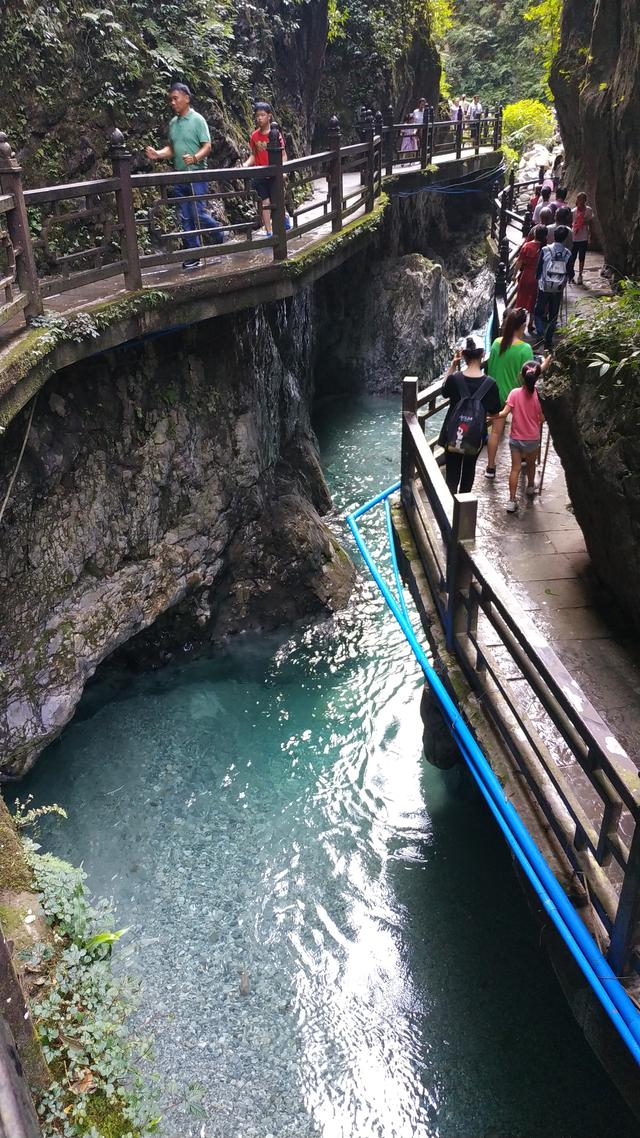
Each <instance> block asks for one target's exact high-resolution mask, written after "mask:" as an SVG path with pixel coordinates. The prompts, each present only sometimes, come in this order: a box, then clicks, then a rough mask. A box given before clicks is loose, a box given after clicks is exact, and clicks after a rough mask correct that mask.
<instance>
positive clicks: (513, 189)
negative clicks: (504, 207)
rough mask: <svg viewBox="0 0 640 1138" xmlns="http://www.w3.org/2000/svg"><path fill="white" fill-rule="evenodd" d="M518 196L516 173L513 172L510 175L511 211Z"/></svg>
mask: <svg viewBox="0 0 640 1138" xmlns="http://www.w3.org/2000/svg"><path fill="white" fill-rule="evenodd" d="M515 196H516V172H515V170H512V171H511V173H510V174H509V209H513V203H514V201H515Z"/></svg>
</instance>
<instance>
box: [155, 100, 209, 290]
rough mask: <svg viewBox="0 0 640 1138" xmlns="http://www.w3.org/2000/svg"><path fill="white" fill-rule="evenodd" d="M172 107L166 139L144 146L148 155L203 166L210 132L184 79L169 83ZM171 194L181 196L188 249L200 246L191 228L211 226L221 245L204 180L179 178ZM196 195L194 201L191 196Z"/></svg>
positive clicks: (186, 166)
mask: <svg viewBox="0 0 640 1138" xmlns="http://www.w3.org/2000/svg"><path fill="white" fill-rule="evenodd" d="M169 100H170V102H171V108H172V110H173V111H175V116H174V118H172V119H171V122H170V123H169V143H168V145H167V146H163V147H162V149H161V150H155V149H154V147H153V146H147V147H146V148H145V154H146V156H147V158H150V159H151V161H152V162H160V161H162V159H164V158H173V165H174V168H175V169H176V170H190V169H195V170H206V168H207V157H208V156H209V154H210V153H211V135H210V134H209V127H208V126H207V122H206V119H204V118H203V117H202V115H199V114H198V112H197V111H194V110H193V108H192V106H191V91H190V90H189V88H188V87H187V85H186V83H172V84H171V88H170V91H169ZM172 191H173V196H174V197H176V198H182V199H184V200H182V201H180V202H179V204H178V206H177V209H178V217H179V219H180V225H181V227H182V229H183V231H184V233H185V235H184V237H183V241H184V244H185V247H186V248H187V249H199V248H200V245H201V238H200V237H199V236H198V234H197V233H194V232H193V231H194V230H197V229H211V230H214V232H213V233H212V235H211V237H212V241H213V244H215V245H221V244H222V242H223V241H224V230H223V228H222V226H221V225H220V222H219V221H216V219H215V217H212V215H211V214H210V213H208V212H207V208H206V204H205V202H204V200H203V199H202V196H201V195H203V194H206V193H208V183H207V182H179V183H177V184H176V185H174V186H173V187H172ZM194 197H195V199H196V200H195V201H193V200H190V199H193V198H194ZM201 265H202V261H201V260H200V259H199V258H198V257H192V258H190V259H189V260H187V261H183V264H182V267H183V268H184V269H199V268H200V267H201Z"/></svg>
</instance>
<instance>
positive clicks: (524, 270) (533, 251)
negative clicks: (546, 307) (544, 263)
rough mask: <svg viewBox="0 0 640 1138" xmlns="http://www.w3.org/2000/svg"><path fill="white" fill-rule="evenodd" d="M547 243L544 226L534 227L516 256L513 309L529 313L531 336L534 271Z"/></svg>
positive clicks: (535, 278) (535, 293) (536, 279)
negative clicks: (516, 279)
mask: <svg viewBox="0 0 640 1138" xmlns="http://www.w3.org/2000/svg"><path fill="white" fill-rule="evenodd" d="M546 243H547V230H546V228H545V226H544V225H536V227H535V229H534V231H533V235H531V234H530V235H529V237H528V238H527V240H526V241H525V243H524V245H523V246H522V248H521V249H520V252H519V254H518V260H517V261H516V264H515V270H516V272H517V273H519V274H520V275H519V277H518V287H517V290H516V299H515V307H516V308H526V310H527V312H528V313H529V324H528V328H527V331H528V332H529V333H530V334H533V332H534V331H535V328H534V325H533V310H534V308H535V306H536V299H537V296H538V278H537V276H536V271H537V268H538V261H539V259H540V250H541V249H542V248H543V247H544V246H545V245H546Z"/></svg>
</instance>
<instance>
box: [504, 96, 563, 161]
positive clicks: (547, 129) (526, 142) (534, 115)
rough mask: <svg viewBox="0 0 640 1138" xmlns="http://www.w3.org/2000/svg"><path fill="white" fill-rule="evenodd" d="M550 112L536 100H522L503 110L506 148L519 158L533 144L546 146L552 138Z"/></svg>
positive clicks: (552, 124)
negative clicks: (539, 143)
mask: <svg viewBox="0 0 640 1138" xmlns="http://www.w3.org/2000/svg"><path fill="white" fill-rule="evenodd" d="M553 131H554V122H553V116H552V114H551V111H550V110H549V108H548V107H546V106H545V105H544V103H541V102H539V101H538V100H537V99H522V100H521V101H520V102H519V103H510V104H509V105H508V106H506V107H505V108H504V115H503V119H502V134H503V138H504V140H505V142H506V144H507V146H508V147H510V148H511V149H512V150H514V151H515V152H516V153H517V154H518V157H521V156H522V154H523V153H524V151H525V150H526V149H527V147H529V146H531V144H532V143H534V142H542V143H544V144H545V145H547V144H548V143H549V142H550V141H551V138H552V136H553Z"/></svg>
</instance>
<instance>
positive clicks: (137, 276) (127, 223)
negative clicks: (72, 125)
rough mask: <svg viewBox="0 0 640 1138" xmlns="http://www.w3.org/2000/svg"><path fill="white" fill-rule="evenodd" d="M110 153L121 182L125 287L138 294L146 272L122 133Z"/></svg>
mask: <svg viewBox="0 0 640 1138" xmlns="http://www.w3.org/2000/svg"><path fill="white" fill-rule="evenodd" d="M109 151H110V154H111V165H112V167H113V176H114V178H118V180H119V182H120V185H119V186H118V188H117V190H116V206H117V209H118V224H119V226H120V251H121V254H122V258H123V260H124V261H125V262H126V264H125V269H124V283H125V285H126V287H127V289H128V290H129V292H136V291H137V290H138V289H140V288H142V271H141V269H140V255H139V253H138V234H137V231H136V214H135V209H134V206H133V191H132V186H131V164H132V157H131V154H130V153H129V152H128V150H127V148H126V146H125V143H124V135H123V133H122V131H121V130H118V129H117V128H116V130H114V132H113V134H112V135H111V139H110V145H109ZM196 212H197V211H196Z"/></svg>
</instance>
